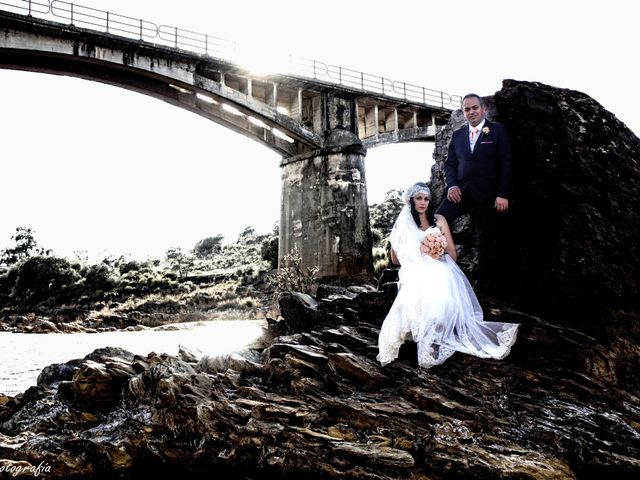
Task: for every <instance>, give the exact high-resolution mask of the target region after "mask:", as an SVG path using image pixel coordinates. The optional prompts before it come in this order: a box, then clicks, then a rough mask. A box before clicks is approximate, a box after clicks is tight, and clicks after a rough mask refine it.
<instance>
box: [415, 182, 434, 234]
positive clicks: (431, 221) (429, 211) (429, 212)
mask: <svg viewBox="0 0 640 480" xmlns="http://www.w3.org/2000/svg"><path fill="white" fill-rule="evenodd" d="M416 185H420V186H424V187H427V184H426V183H421V182H420V183H416ZM427 191H428V192H429V206H428V207H427V211H426V212H425V213H426V214H427V220H428V221H429V226H430V227H435V226H436V216H435V212H434V211H433V204H432V202H431V191H430V190H429V187H427ZM409 203H410V205H411V216H412V217H413V221H414V222H416V225H417V226H418V228H420V217H419V216H418V212H417V211H416V204H415V202H414V201H413V197H411V198H410V199H409Z"/></svg>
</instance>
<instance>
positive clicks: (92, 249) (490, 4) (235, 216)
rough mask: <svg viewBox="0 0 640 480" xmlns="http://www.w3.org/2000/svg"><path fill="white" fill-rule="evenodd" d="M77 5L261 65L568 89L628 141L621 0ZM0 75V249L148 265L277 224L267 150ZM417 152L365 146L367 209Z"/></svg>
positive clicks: (97, 88) (79, 86)
mask: <svg viewBox="0 0 640 480" xmlns="http://www.w3.org/2000/svg"><path fill="white" fill-rule="evenodd" d="M8 3H12V2H8ZM78 3H79V4H81V5H86V6H89V7H94V8H97V9H101V10H107V9H108V10H110V11H111V12H115V13H120V14H124V15H127V16H131V17H134V18H143V19H145V20H149V21H152V22H154V23H156V24H164V25H171V26H179V27H181V28H185V29H188V30H193V31H197V32H202V33H208V34H210V35H215V36H218V37H223V38H227V39H230V40H235V41H237V42H238V45H239V46H241V47H242V48H241V50H242V51H243V52H246V53H247V58H249V59H250V58H251V56H252V55H254V54H255V56H254V57H253V58H254V59H255V58H259V59H261V60H262V62H261V65H262V67H263V68H266V67H268V65H269V59H270V58H271V56H272V55H273V56H274V57H275V56H277V55H281V54H294V55H299V56H303V57H306V58H314V59H317V60H320V61H324V62H326V63H331V64H334V65H341V66H343V67H346V68H351V69H354V70H361V71H364V72H367V73H370V74H373V75H379V76H384V77H386V78H391V79H393V80H397V81H404V82H407V83H412V84H415V85H420V86H425V87H428V88H433V89H435V90H442V91H445V92H448V93H451V94H458V95H462V94H465V93H468V92H475V93H478V94H480V95H491V94H493V93H494V92H496V91H498V90H500V88H501V83H502V80H503V79H508V78H509V79H516V80H526V81H538V82H542V83H546V84H549V85H553V86H556V87H562V88H569V89H573V90H578V91H581V92H584V93H586V94H588V95H590V96H591V97H593V98H594V99H596V100H597V101H598V102H600V103H601V104H602V105H603V106H604V107H605V108H606V109H608V110H609V111H611V112H612V113H614V114H615V115H616V116H617V117H618V118H619V119H620V120H621V121H623V122H624V123H626V125H627V126H628V127H629V128H631V130H632V131H634V132H635V133H636V135H638V134H640V109H638V105H637V100H636V97H635V96H634V94H633V92H634V91H635V90H634V89H635V88H636V86H637V85H638V84H640V78H639V77H640V75H639V74H638V71H637V65H636V62H635V61H634V59H635V58H636V57H637V53H636V51H635V49H636V47H637V46H638V44H639V37H638V34H637V26H636V25H635V23H636V19H637V10H638V8H637V7H635V6H634V5H633V2H628V0H627V1H619V0H609V1H608V2H602V1H597V2H596V1H592V0H586V1H585V0H583V1H574V0H565V1H562V2H558V1H557V0H553V1H549V0H538V1H536V2H514V1H509V0H485V1H482V2H471V1H467V0H459V1H457V2H448V1H444V0H441V1H439V2H434V1H427V0H413V1H412V0H408V1H405V2H402V3H401V4H400V5H401V8H400V9H397V8H394V9H392V7H391V4H389V2H373V1H370V0H366V1H361V0H351V1H349V2H345V1H344V0H340V1H337V0H324V1H323V2H305V1H302V0H297V1H296V0H275V1H271V2H267V1H260V0H245V1H243V2H202V1H195V0H182V1H181V2H158V1H157V0H155V1H152V0H140V1H135V0H127V1H125V0H109V1H107V0H82V1H80V2H78ZM265 59H266V60H267V61H266V62H265ZM274 63H275V60H274ZM0 82H2V87H3V88H2V89H0V105H2V112H3V114H2V115H1V116H0V131H1V132H2V145H3V153H2V156H1V158H0V165H1V170H0V171H1V172H2V174H1V176H0V182H1V184H0V185H1V188H0V208H1V213H0V248H4V247H6V246H10V245H11V244H12V242H11V239H10V238H11V236H12V235H13V233H14V232H15V228H16V227H18V226H24V227H30V228H32V229H33V230H34V231H35V237H36V240H37V241H38V243H39V244H40V245H41V246H43V247H45V248H49V249H52V250H53V252H54V253H55V254H57V255H61V256H68V257H74V256H75V255H76V253H77V254H79V255H81V256H88V257H89V258H92V259H99V258H101V257H103V256H107V255H111V256H119V255H125V256H129V257H132V258H139V259H144V258H160V257H163V256H164V253H165V252H166V251H167V250H168V249H169V248H172V247H180V248H182V249H183V250H189V249H191V248H193V246H194V245H195V244H196V243H197V242H198V241H199V240H201V239H203V238H205V237H208V236H213V235H216V234H219V233H220V234H223V235H224V236H225V239H226V240H227V241H235V240H236V238H237V236H238V233H239V232H240V231H241V230H243V229H244V228H245V227H247V226H252V227H254V228H255V229H256V230H257V231H258V232H259V233H267V232H269V231H271V230H272V229H273V226H274V224H275V222H276V221H277V220H278V219H279V215H280V213H279V212H280V168H279V161H280V157H279V156H278V155H277V154H276V153H274V152H273V151H271V150H270V149H268V148H266V147H264V146H262V145H261V144H259V143H257V142H255V141H253V140H251V139H249V138H247V137H244V136H242V135H240V134H237V133H234V132H232V131H230V130H228V129H226V128H224V127H222V126H220V125H217V124H215V123H213V122H211V121H209V120H206V119H204V118H203V117H200V116H198V115H195V114H193V113H190V112H187V111H185V110H182V109H180V108H178V107H175V106H172V105H169V104H167V103H164V102H162V101H160V100H157V99H153V98H151V97H147V96H145V95H142V94H139V93H134V92H131V91H128V90H124V89H120V88H117V87H113V86H108V85H104V84H101V83H98V82H90V81H87V80H80V79H76V78H71V77H63V76H52V75H45V74H35V73H29V72H18V71H9V70H0ZM634 102H635V103H634ZM431 153H432V145H431V144H428V143H418V144H415V143H414V144H404V145H388V146H382V147H378V148H375V149H371V150H369V152H368V153H367V157H366V160H365V171H366V173H365V174H366V179H367V189H368V198H369V203H377V202H379V201H381V200H382V199H383V197H384V193H385V192H387V191H388V190H391V189H396V188H404V187H406V186H409V185H410V184H412V183H414V182H415V181H418V180H426V179H428V177H429V173H430V168H431V162H432V158H431Z"/></svg>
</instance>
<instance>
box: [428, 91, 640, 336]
mask: <svg viewBox="0 0 640 480" xmlns="http://www.w3.org/2000/svg"><path fill="white" fill-rule="evenodd" d="M489 101H490V103H492V107H491V117H492V118H493V119H494V120H496V121H498V122H500V123H502V124H503V125H505V126H506V127H507V129H508V130H509V132H510V134H511V137H512V142H513V158H514V187H515V188H514V196H513V199H512V204H511V206H512V208H511V211H510V213H509V215H508V217H506V218H503V219H502V221H501V222H500V231H499V232H498V243H499V245H498V252H499V254H498V256H497V258H496V268H497V271H496V275H495V276H494V281H495V287H496V291H497V293H499V294H500V295H502V296H503V297H504V298H511V299H512V300H513V301H516V302H518V303H519V304H526V305H528V307H529V308H534V309H536V310H538V311H542V312H546V313H553V314H554V315H556V316H557V318H558V319H564V320H561V321H565V320H568V319H569V318H573V319H574V320H577V321H579V322H580V323H583V322H585V321H586V320H587V319H589V320H591V321H593V320H595V319H596V316H595V315H594V312H603V311H606V310H607V309H609V308H627V309H633V308H637V307H638V302H639V299H640V297H639V296H638V294H637V292H638V291H639V290H640V200H639V197H638V195H637V194H636V190H637V185H639V184H640V139H638V137H636V136H635V135H634V134H633V133H632V132H631V131H630V130H629V129H628V128H627V127H626V126H625V125H624V124H623V123H622V122H620V121H619V120H618V119H617V118H616V117H615V116H614V115H613V114H612V113H610V112H608V111H607V110H605V109H604V108H603V107H602V106H601V105H600V104H598V102H596V101H595V100H594V99H592V98H590V97H589V96H588V95H586V94H584V93H580V92H576V91H573V90H566V89H560V88H555V87H551V86H548V85H543V84H541V83H535V82H521V81H515V80H505V81H504V83H503V88H502V89H501V90H500V91H498V92H496V94H495V95H494V97H493V98H489ZM462 122H463V119H462V116H461V114H460V112H457V113H454V115H453V116H452V119H451V122H450V128H449V129H447V130H445V131H444V132H442V133H441V134H440V136H439V139H438V144H437V147H436V149H435V151H434V157H435V158H436V164H435V165H434V167H433V171H432V183H433V185H434V192H435V194H436V195H435V201H436V203H438V202H439V201H440V199H441V198H442V196H443V193H444V185H443V169H442V167H443V161H444V160H445V158H446V145H447V143H448V140H449V138H450V135H451V129H452V128H456V127H458V126H460V125H461V124H462ZM457 231H458V237H457V241H458V243H460V244H461V247H462V248H461V253H462V255H461V257H462V258H461V263H463V264H466V265H469V264H470V263H473V252H472V251H471V249H470V248H469V247H470V245H471V238H472V236H471V235H470V229H469V225H468V223H466V224H465V223H464V222H463V223H462V224H461V225H457ZM468 252H470V253H468ZM467 253H468V254H467ZM465 254H467V255H466V257H467V258H466V259H465V258H464V257H465Z"/></svg>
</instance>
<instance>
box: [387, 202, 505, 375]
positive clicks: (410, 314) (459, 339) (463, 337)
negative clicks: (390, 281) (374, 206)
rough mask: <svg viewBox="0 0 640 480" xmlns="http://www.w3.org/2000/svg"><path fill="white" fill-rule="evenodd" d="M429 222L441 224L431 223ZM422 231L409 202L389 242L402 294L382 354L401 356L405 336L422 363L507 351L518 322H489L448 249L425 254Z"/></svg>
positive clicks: (496, 355) (498, 356)
mask: <svg viewBox="0 0 640 480" xmlns="http://www.w3.org/2000/svg"><path fill="white" fill-rule="evenodd" d="M430 228H437V227H435V226H432V227H430ZM428 232H429V229H427V230H426V231H422V230H420V229H419V228H418V226H417V225H416V223H415V221H414V219H413V217H412V216H411V211H410V206H409V205H405V206H404V207H403V208H402V210H401V212H400V214H399V215H398V218H397V219H396V221H395V223H394V225H393V229H392V230H391V235H390V241H391V247H392V248H393V249H394V251H395V253H396V257H397V258H398V260H399V262H400V265H401V266H400V271H399V274H398V276H399V283H398V287H399V288H398V294H397V296H396V299H395V300H394V303H393V305H392V307H391V310H390V311H389V313H388V315H387V317H386V318H385V320H384V323H383V325H382V327H381V329H380V336H379V339H378V347H379V354H378V360H379V361H380V362H381V363H382V364H383V365H385V364H387V363H389V362H391V361H392V360H394V359H395V358H397V356H398V351H399V349H400V346H401V345H402V344H403V343H404V342H405V341H406V340H413V341H414V342H416V343H417V344H418V363H419V364H420V365H421V366H423V367H431V366H433V365H438V364H440V363H442V362H444V361H445V360H446V359H447V358H449V357H450V356H451V355H453V353H455V352H456V351H457V352H464V353H468V354H471V355H476V356H478V357H484V358H496V359H501V358H504V357H506V356H507V355H508V354H509V352H510V350H511V346H512V345H513V343H514V342H515V340H516V335H517V329H518V324H511V323H500V322H487V321H484V320H483V312H482V308H481V306H480V303H479V302H478V298H477V297H476V295H475V293H474V291H473V288H472V287H471V285H470V284H469V281H468V279H467V277H466V276H465V275H464V273H463V272H462V270H460V268H459V267H458V265H457V264H456V263H455V262H454V261H453V259H452V258H451V257H450V256H449V255H446V254H445V255H443V256H442V257H441V258H440V259H437V260H435V259H433V258H431V257H430V256H428V255H423V254H422V252H421V251H420V242H421V240H422V238H424V236H425V235H426V234H427V233H428Z"/></svg>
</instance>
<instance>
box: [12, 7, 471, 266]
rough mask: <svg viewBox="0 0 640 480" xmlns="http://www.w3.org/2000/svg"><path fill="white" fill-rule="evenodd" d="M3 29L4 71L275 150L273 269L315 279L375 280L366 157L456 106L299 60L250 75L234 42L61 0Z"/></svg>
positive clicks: (448, 99)
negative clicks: (100, 92) (81, 87)
mask: <svg viewBox="0 0 640 480" xmlns="http://www.w3.org/2000/svg"><path fill="white" fill-rule="evenodd" d="M0 29H1V33H2V34H1V35H0V68H5V69H17V70H27V71H32V72H42V73H49V74H58V75H69V76H74V77H79V78H83V79H87V80H92V81H98V82H102V83H107V84H110V85H114V86H118V87H122V88H126V89H129V90H133V91H136V92H139V93H142V94H145V95H150V96H152V97H155V98H158V99H160V100H163V101H165V102H167V103H170V104H172V105H175V106H178V107H180V108H184V109H186V110H189V111H190V112H193V113H196V114H198V115H201V116H203V117H206V118H207V119H210V120H212V121H214V122H217V123H219V124H221V125H223V126H225V127H227V128H229V129H231V130H233V131H236V132H239V133H241V134H243V135H245V136H247V137H249V138H252V139H253V140H256V141H258V142H261V143H262V144H264V145H265V146H267V147H268V148H270V149H272V150H275V151H276V152H278V153H279V154H280V155H281V156H282V161H281V168H282V190H281V192H282V195H281V198H282V208H281V217H280V252H279V256H280V260H281V261H282V259H283V257H284V255H286V254H287V253H288V252H290V251H291V250H292V249H293V247H294V245H296V246H297V248H298V250H299V251H300V254H301V256H302V261H303V265H305V266H311V265H317V266H319V268H320V271H319V275H320V276H322V277H331V276H346V275H357V274H366V273H370V272H371V270H372V259H371V240H370V234H369V212H368V206H367V192H366V181H365V172H364V158H365V155H366V152H367V149H368V148H373V147H376V146H379V145H384V144H389V143H398V142H413V141H432V140H433V139H434V137H435V134H436V132H438V131H439V129H440V128H441V127H442V126H444V125H445V124H446V123H447V121H448V119H449V116H450V113H451V110H452V109H455V108H459V106H460V101H461V98H460V97H459V96H453V95H449V94H446V93H444V92H439V91H434V90H431V89H428V88H424V87H419V86H416V85H410V84H407V83H403V82H397V81H393V80H391V79H388V78H383V77H378V76H374V75H370V74H367V73H364V72H358V71H355V70H351V69H347V68H343V67H339V66H335V65H330V64H326V63H322V62H319V61H316V60H309V59H303V58H292V57H287V58H286V62H285V63H286V65H284V67H283V68H281V71H278V72H276V73H271V74H259V73H255V72H253V71H252V70H251V68H250V67H247V66H243V65H242V64H241V56H240V55H239V54H240V53H241V52H242V50H241V49H240V48H239V46H238V45H237V44H236V43H235V42H232V41H229V40H225V39H222V38H219V37H216V36H213V35H209V34H204V33H198V32H193V31H190V30H185V29H182V28H178V27H174V26H167V25H156V24H155V23H153V22H149V21H147V20H143V19H138V18H133V17H128V16H126V15H121V14H116V13H113V12H107V11H102V10H97V9H94V8H90V7H85V6H82V5H77V4H73V3H70V2H64V1H58V0H51V1H47V0H22V1H20V0H9V1H1V2H0ZM254 53H255V52H254Z"/></svg>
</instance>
